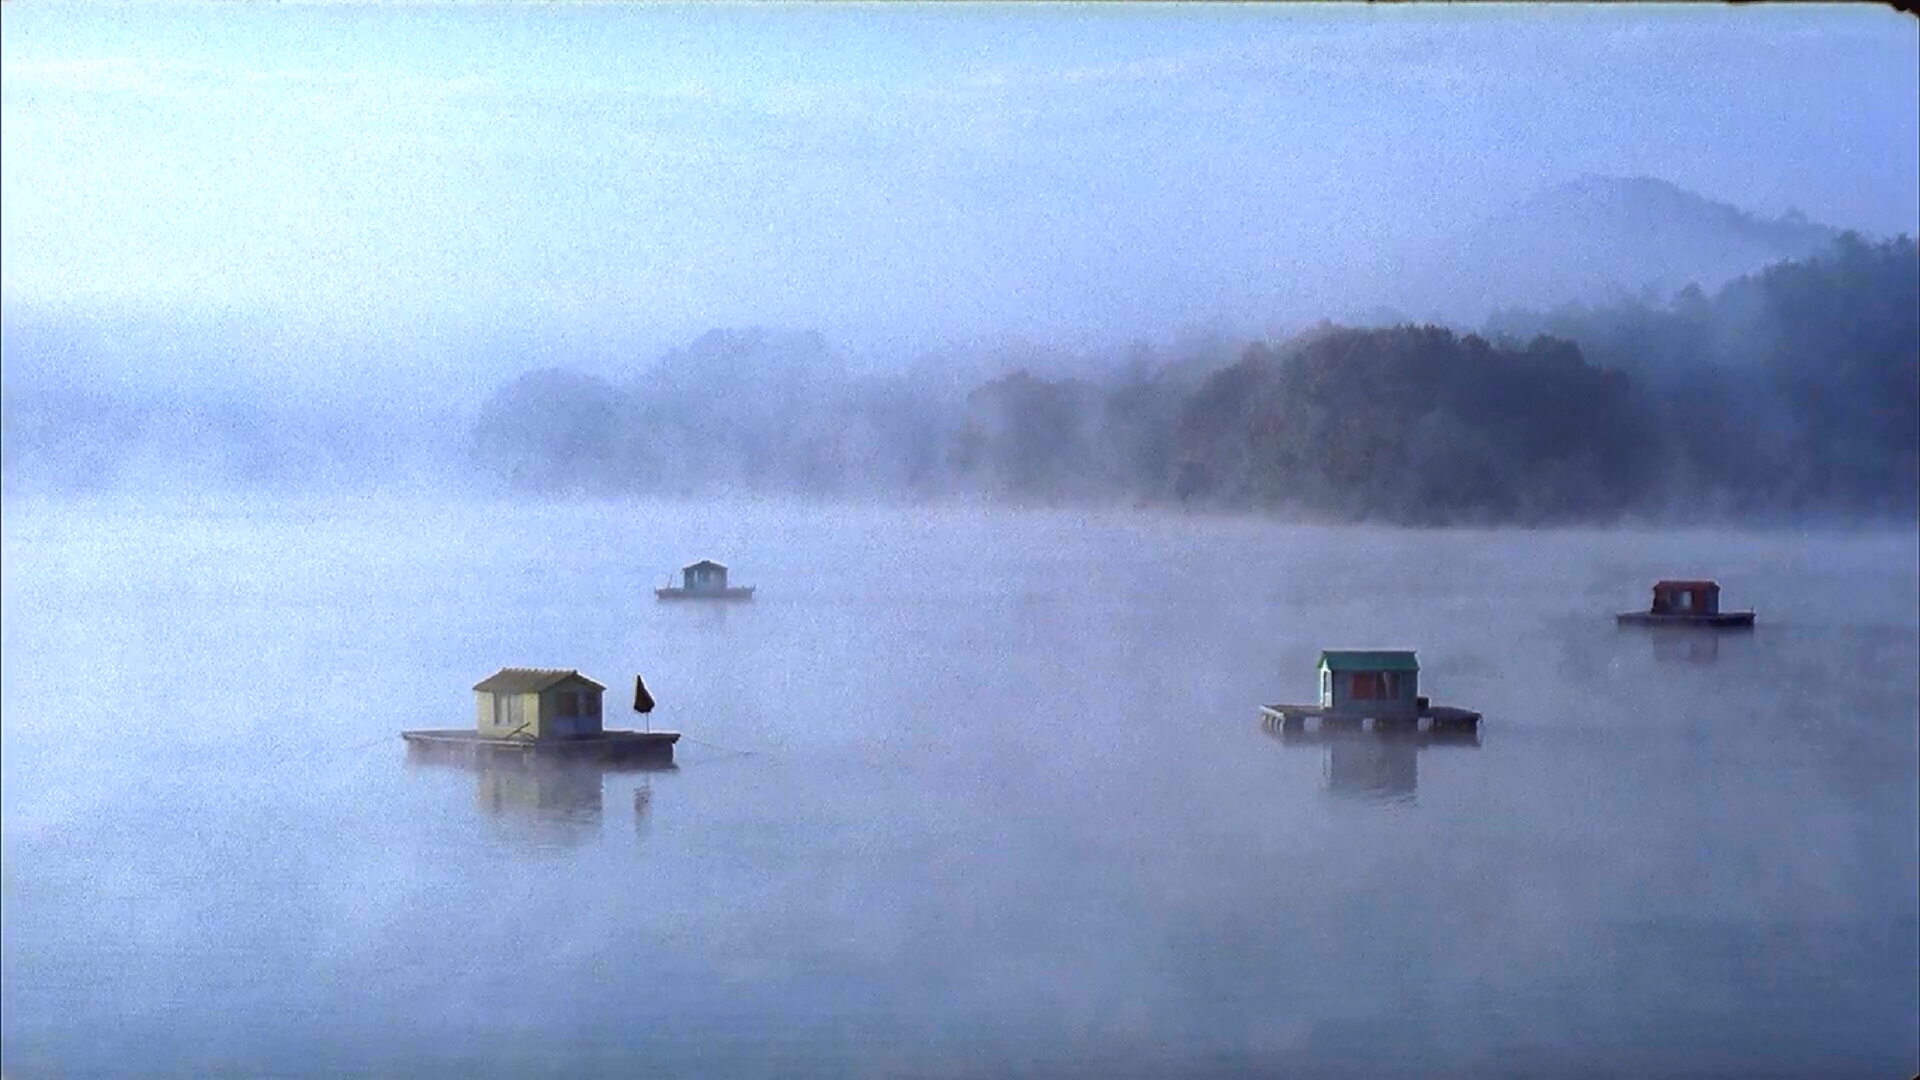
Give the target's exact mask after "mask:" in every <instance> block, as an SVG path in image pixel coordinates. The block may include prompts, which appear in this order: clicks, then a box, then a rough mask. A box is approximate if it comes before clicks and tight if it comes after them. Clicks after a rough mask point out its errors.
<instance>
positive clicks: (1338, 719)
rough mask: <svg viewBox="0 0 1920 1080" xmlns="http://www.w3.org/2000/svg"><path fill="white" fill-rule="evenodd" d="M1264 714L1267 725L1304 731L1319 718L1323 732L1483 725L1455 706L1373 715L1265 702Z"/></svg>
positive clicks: (1460, 729)
mask: <svg viewBox="0 0 1920 1080" xmlns="http://www.w3.org/2000/svg"><path fill="white" fill-rule="evenodd" d="M1260 715H1261V717H1262V722H1263V723H1264V724H1265V726H1267V727H1270V728H1271V727H1278V728H1280V729H1281V730H1283V731H1304V730H1306V726H1307V721H1309V720H1317V721H1319V723H1318V724H1317V725H1316V727H1318V728H1319V730H1321V731H1336V730H1338V731H1364V730H1367V727H1368V725H1369V724H1371V725H1372V730H1374V731H1400V732H1418V731H1420V730H1421V721H1423V720H1424V721H1426V728H1425V729H1426V731H1427V732H1428V733H1429V734H1443V733H1456V732H1473V731H1478V730H1479V728H1480V714H1479V713H1477V712H1474V711H1473V710H1472V709H1456V708H1454V707H1453V706H1451V705H1429V706H1427V707H1426V708H1424V709H1421V710H1420V712H1419V713H1417V714H1416V715H1413V716H1370V715H1368V714H1366V713H1362V712H1354V711H1352V710H1338V709H1329V708H1326V707H1325V706H1321V705H1262V706H1260Z"/></svg>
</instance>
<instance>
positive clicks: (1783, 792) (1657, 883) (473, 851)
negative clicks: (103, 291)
mask: <svg viewBox="0 0 1920 1080" xmlns="http://www.w3.org/2000/svg"><path fill="white" fill-rule="evenodd" d="M4 518H5V524H4V530H5V531H4V552H5V558H4V600H5V605H4V614H5V617H4V642H3V643H0V657H3V659H4V663H3V664H0V676H3V678H4V688H3V689H4V702H3V708H0V738H3V740H4V746H3V747H0V751H3V752H0V769H3V770H4V773H3V778H4V786H3V787H0V826H3V829H0V834H3V836H4V852H3V853H0V854H3V855H4V921H3V923H0V927H3V930H4V933H3V934H0V938H3V939H4V979H3V985H0V992H3V993H0V997H3V999H4V1002H3V1006H0V1050H3V1052H4V1065H5V1068H6V1071H7V1076H8V1077H17V1078H28V1077H40V1076H48V1077H51V1076H60V1077H81V1076H144V1075H154V1076H268V1075H273V1076H334V1075H370V1074H371V1075H404V1076H419V1075H463V1076H465V1075H473V1076H487V1075H495V1076H524V1075H535V1074H548V1075H566V1076H634V1075H653V1074H660V1075H701V1076H783V1077H784V1076H802V1075H824V1076H846V1075H852V1076H917V1075H929V1076H976V1075H977V1076H993V1075H1024V1076H1054V1075H1086V1076H1133V1075H1138V1076H1196V1075H1208V1076H1210V1075H1268V1074H1273V1075H1290V1076H1322V1075H1324V1076H1378V1075H1383V1074H1386V1075H1399V1074H1403V1075H1428V1076H1431V1075H1458V1076H1490V1075H1491V1076H1499V1075H1525V1076H1558V1075H1596V1076H1597V1075H1723V1076H1735V1075H1739V1076H1754V1075H1783V1076H1784V1075H1823V1076H1836V1077H1838V1076H1861V1077H1895V1076H1905V1075H1909V1074H1911V1073H1913V1072H1914V1071H1915V1070H1916V1069H1920V1035H1917V1034H1916V1030H1917V1025H1920V856H1917V855H1916V849H1917V848H1920V824H1917V823H1920V794H1917V792H1920V766H1917V765H1916V760H1917V755H1920V736H1917V734H1916V733H1917V732H1920V689H1917V687H1920V617H1917V616H1916V595H1920V593H1917V590H1920V578H1917V571H1916V565H1917V562H1920V558H1917V554H1916V549H1917V546H1920V545H1917V542H1916V538H1915V536H1914V534H1913V533H1912V531H1910V530H1909V531H1904V532H1893V533H1863V534H1799V533H1786V532H1776V533H1766V534H1724V533H1703V532H1694V533H1633V532H1580V531H1566V532H1519V531H1514V532H1409V531H1392V530H1370V529H1357V528H1356V529H1318V528H1307V527H1290V526H1283V525H1277V524H1269V523H1258V522H1248V521H1232V520H1226V521H1222V520H1201V519H1185V518H1177V517H1156V516H1130V515H1111V516H1101V515H1096V516H1077V515H1070V514H1025V515H1011V514H1001V515H990V514H984V513H974V512H960V511H951V512H948V511H942V512H915V511H877V510H875V511H863V510H839V511H831V510H813V509H794V508H783V507H778V506H734V507H691V508H689V507H669V506H651V505H639V506H632V505H600V504H583V505H540V506H517V505H509V504H501V503H453V502H448V503H433V504H426V505H403V504H400V503H397V502H390V501H361V502H353V501H338V502H326V503H322V502H295V501H288V502H278V503H272V504H241V503H237V502H236V503H228V504H222V503H218V502H205V503H201V504H198V505H191V506H184V507H183V506H178V505H171V506H165V507H162V506H159V505H157V504H156V505H146V506H143V505H138V504H131V503H128V504H88V505H74V504H67V505H52V504H45V503H27V502H9V503H8V504H7V505H6V507H5V513H4ZM703 556H711V557H714V558H718V559H720V560H722V561H724V562H727V563H729V564H731V565H732V567H733V569H734V574H735V578H736V580H737V581H738V582H739V583H743V584H752V585H757V586H758V587H759V590H760V591H759V595H758V598H757V599H756V600H755V601H754V603H752V604H751V605H749V606H734V607H728V608H725V609H724V610H723V609H721V608H715V607H701V606H697V605H663V604H657V603H655V602H654V600H653V598H652V594H651V592H650V589H651V588H652V587H653V586H656V585H659V584H662V583H664V581H665V580H666V576H667V574H668V572H669V571H671V570H672V569H673V568H675V567H676V566H678V565H679V564H681V563H683V562H688V561H692V560H693V559H695V558H699V557H703ZM1696 575H1697V576H1713V577H1716V578H1718V579H1719V580H1720V581H1721V582H1722V584H1723V585H1724V586H1725V588H1726V600H1727V602H1728V604H1729V605H1730V606H1738V607H1744V606H1752V607H1755V608H1757V609H1758V610H1759V612H1760V619H1761V621H1760V626H1759V627H1758V629H1756V630H1755V631H1754V632H1752V633H1751V634H1745V635H1736V636H1722V637H1717V638H1713V637H1710V638H1706V639H1696V638H1684V637H1683V638H1679V639H1670V638H1668V637H1665V636H1653V635H1649V634H1648V633H1646V632H1644V631H1643V632H1628V631H1621V630H1618V629H1616V628H1615V626H1614V625H1613V621H1612V617H1611V616H1612V613H1613V612H1615V611H1618V610H1625V609H1627V608H1630V607H1635V606H1639V605H1640V604H1641V603H1642V602H1643V600H1644V598H1645V596H1646V590H1647V586H1648V585H1649V584H1650V583H1651V582H1652V581H1653V580H1654V579H1655V578H1658V577H1662V576H1696ZM1342 646H1347V647H1380V648H1396V647H1398V648H1413V649H1418V650H1419V654H1420V660H1421V664H1422V668H1423V670H1422V680H1423V685H1424V686H1425V688H1426V692H1427V693H1428V694H1429V695H1430V696H1431V697H1432V698H1433V699H1434V700H1435V701H1437V702H1442V703H1447V704H1456V705H1462V706H1467V707H1470V708H1475V709H1479V710H1481V711H1483V712H1484V713H1485V714H1486V717H1487V719H1486V723H1485V727H1484V730H1483V733H1482V737H1481V740H1480V745H1479V746H1478V747H1471V746H1465V747H1431V748H1425V749H1414V748H1411V747H1398V746H1384V745H1381V744H1378V743H1375V742H1366V741H1362V742H1357V743H1354V744H1350V745H1338V746H1333V747H1327V746H1292V745H1283V744H1282V743H1280V742H1279V741H1277V740H1276V739H1275V738H1273V737H1271V736H1269V735H1267V734H1266V733H1264V732H1263V731H1262V730H1261V728H1260V725H1259V722H1258V717H1257V712H1256V710H1257V706H1258V705H1259V704H1260V703H1262V702H1269V701H1283V700H1290V701H1301V700H1311V699H1312V697H1313V695H1314V693H1315V690H1316V683H1315V678H1316V677H1315V673H1314V669H1313V664H1314V661H1315V659H1316V657H1317V654H1318V651H1319V650H1320V649H1322V648H1327V647H1342ZM504 664H516V665H555V666H567V667H579V668H581V669H583V670H584V671H586V672H587V673H589V674H591V675H594V676H595V677H597V678H599V679H601V681H603V682H606V683H608V684H609V685H610V686H611V687H612V688H613V689H612V690H611V691H610V692H609V716H610V718H612V717H620V714H621V712H622V710H624V707H625V704H626V698H625V695H626V694H627V693H628V688H629V687H630V685H631V679H632V676H633V675H634V674H635V673H636V672H638V673H644V674H645V675H646V678H647V682H648V685H649V687H650V688H651V689H652V690H653V692H654V695H655V696H656V697H657V698H658V699H659V700H660V708H659V709H658V711H656V712H655V713H654V715H653V721H654V722H655V723H656V724H658V725H661V726H671V727H673V728H676V729H678V730H681V731H683V732H684V733H685V734H686V736H687V741H684V742H683V743H682V744H681V748H680V755H679V767H678V768H677V769H676V770H675V771H672V772H654V773H628V772H605V773H603V772H599V771H589V772H584V773H566V772H541V771H526V770H516V769H508V768H501V767H495V768H492V769H479V768H472V767H455V766H447V765H435V764H431V763H422V762H409V760H408V757H407V754H406V753H405V750H404V747H403V745H402V744H401V742H400V740H399V738H398V736H397V732H398V731H399V730H400V729H401V728H405V727H452V726H460V725H465V724H468V723H470V722H471V717H472V704H471V693H470V689H469V688H470V687H471V685H472V684H473V683H474V682H475V681H477V680H478V679H480V678H482V677H484V676H485V675H487V674H489V673H491V672H492V671H493V670H494V669H495V668H496V667H499V666H501V665H504ZM620 719H621V721H622V722H625V720H626V719H627V717H620Z"/></svg>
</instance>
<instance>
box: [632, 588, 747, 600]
mask: <svg viewBox="0 0 1920 1080" xmlns="http://www.w3.org/2000/svg"><path fill="white" fill-rule="evenodd" d="M653 595H654V596H655V597H656V598H658V599H661V600H751V599H753V586H751V585H747V586H743V587H741V588H737V589H679V588H673V587H671V586H669V587H668V588H664V589H655V590H653Z"/></svg>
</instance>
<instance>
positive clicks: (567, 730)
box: [400, 668, 680, 762]
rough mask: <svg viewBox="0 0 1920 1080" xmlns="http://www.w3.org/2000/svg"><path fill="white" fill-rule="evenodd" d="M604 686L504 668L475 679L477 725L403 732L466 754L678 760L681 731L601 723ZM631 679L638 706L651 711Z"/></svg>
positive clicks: (414, 741) (565, 672)
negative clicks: (622, 727)
mask: <svg viewBox="0 0 1920 1080" xmlns="http://www.w3.org/2000/svg"><path fill="white" fill-rule="evenodd" d="M606 689H607V688H606V687H605V686H604V685H602V684H601V683H598V682H595V681H594V680H592V679H590V678H588V677H586V676H585V675H582V674H580V673H579V672H578V671H575V670H573V669H571V668H501V669H500V670H499V671H496V672H494V673H493V674H492V675H489V676H487V677H486V678H485V679H482V680H480V681H479V682H478V683H475V684H474V687H473V699H474V726H473V727H472V728H471V729H464V728H430V729H422V730H417V731H403V732H401V733H400V737H401V738H403V739H405V740H406V741H407V742H408V743H409V744H411V745H413V746H415V747H420V748H427V749H438V750H450V751H457V752H464V753H493V752H506V753H516V754H532V755H538V756H543V757H548V756H550V757H566V758H581V759H589V760H599V761H630V760H661V761H665V762H671V761H672V760H673V745H674V744H675V743H677V742H679V741H680V733H679V732H677V731H653V730H651V729H649V730H647V731H627V730H620V729H617V728H608V727H606V726H605V725H604V723H603V721H602V708H601V706H602V700H603V697H604V695H605V693H606ZM653 704H654V702H653V696H652V695H651V694H648V693H647V689H646V685H645V683H643V682H642V681H641V680H640V677H639V676H637V675H636V676H635V677H634V711H635V712H639V713H647V712H651V711H653Z"/></svg>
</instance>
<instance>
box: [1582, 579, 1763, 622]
mask: <svg viewBox="0 0 1920 1080" xmlns="http://www.w3.org/2000/svg"><path fill="white" fill-rule="evenodd" d="M1614 619H1615V621H1616V622H1618V623H1619V624H1620V625H1621V626H1704V627H1717V628H1721V629H1746V628H1749V627H1751V626H1752V625H1753V612H1751V611H1721V610H1720V583H1719V582H1717V581H1672V580H1670V581H1659V582H1655V583H1654V586H1653V603H1652V604H1651V605H1649V606H1648V608H1647V610H1645V611H1628V612H1625V613H1623V614H1620V615H1616V616H1614Z"/></svg>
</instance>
